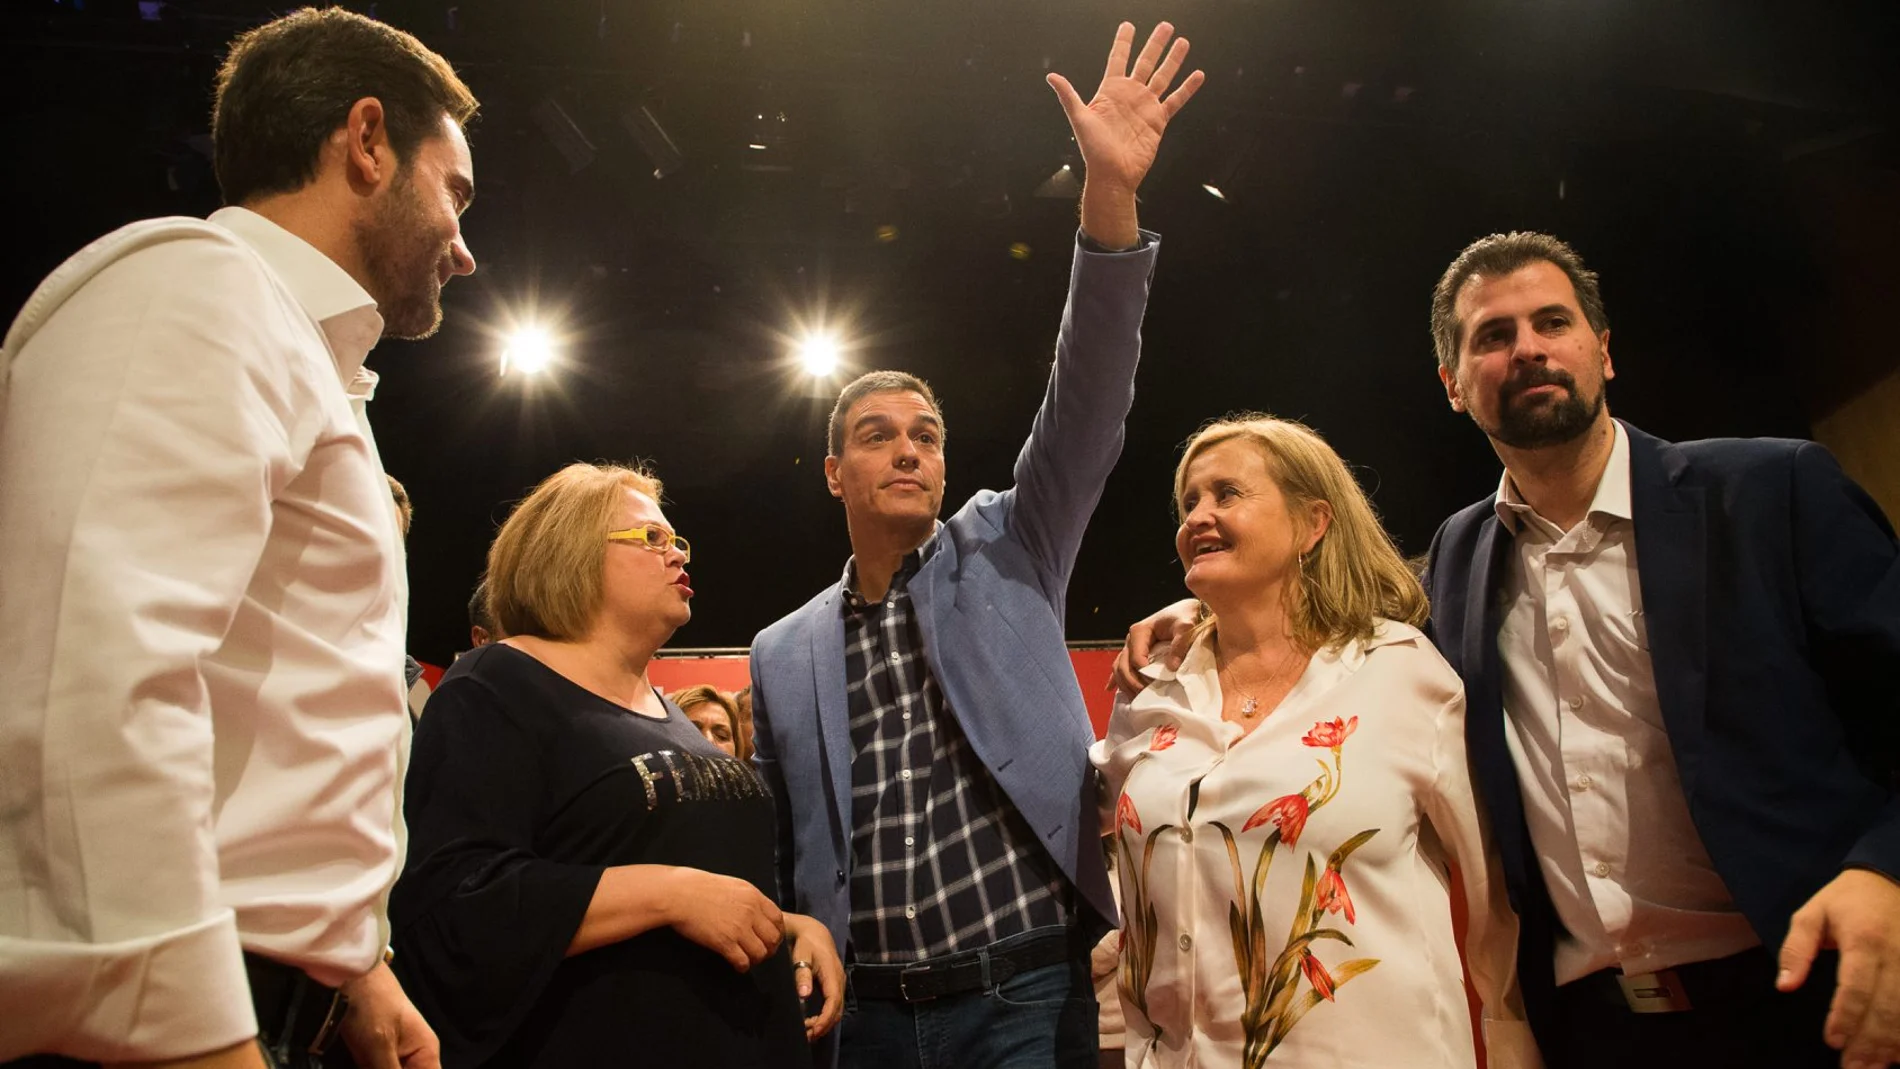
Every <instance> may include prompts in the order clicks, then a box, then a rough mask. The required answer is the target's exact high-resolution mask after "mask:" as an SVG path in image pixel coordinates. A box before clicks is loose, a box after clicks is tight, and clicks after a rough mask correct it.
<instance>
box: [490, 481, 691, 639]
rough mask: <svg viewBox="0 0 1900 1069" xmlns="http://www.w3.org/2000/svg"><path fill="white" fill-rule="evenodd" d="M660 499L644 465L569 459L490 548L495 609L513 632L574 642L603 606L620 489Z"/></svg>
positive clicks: (510, 516)
mask: <svg viewBox="0 0 1900 1069" xmlns="http://www.w3.org/2000/svg"><path fill="white" fill-rule="evenodd" d="M624 490H632V491H633V492H635V493H637V494H643V495H645V496H646V497H649V498H652V499H653V501H654V502H655V503H658V502H659V500H660V480H658V479H656V478H654V477H653V474H652V473H651V472H650V471H648V470H647V469H646V468H645V467H644V466H642V467H628V466H626V465H623V464H569V465H568V466H567V467H565V468H562V469H561V470H560V471H557V472H555V473H554V474H553V475H550V476H548V477H547V478H546V479H543V480H542V481H541V485H539V486H537V487H535V488H534V492H533V493H531V494H529V495H528V496H527V497H525V498H523V499H522V500H521V503H520V504H518V505H516V506H515V509H514V511H513V512H511V513H509V514H508V520H507V522H506V523H503V524H502V525H501V532H500V533H499V534H497V535H495V544H494V545H492V546H490V547H489V549H488V575H487V579H486V582H487V584H488V615H489V616H490V617H492V618H493V619H494V621H495V622H496V623H498V624H500V625H501V629H502V631H504V632H506V633H507V634H510V635H532V636H534V637H536V638H545V639H552V640H554V641H557V642H571V641H574V640H576V639H579V638H581V637H583V636H585V635H586V634H587V631H588V629H589V628H590V627H592V626H593V623H594V616H595V614H597V613H598V612H599V611H600V601H601V574H602V570H603V568H604V566H605V564H606V559H607V539H606V534H607V532H608V531H609V530H610V529H612V527H613V522H614V512H615V510H616V509H618V508H619V507H620V495H621V492H622V491H624Z"/></svg>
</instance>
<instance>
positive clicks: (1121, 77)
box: [1049, 22, 1206, 249]
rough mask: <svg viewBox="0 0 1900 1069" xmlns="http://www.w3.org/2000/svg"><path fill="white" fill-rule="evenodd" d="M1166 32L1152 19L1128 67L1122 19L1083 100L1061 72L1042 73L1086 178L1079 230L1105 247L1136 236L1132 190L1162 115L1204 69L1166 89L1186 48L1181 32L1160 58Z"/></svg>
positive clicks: (1128, 42) (1169, 115)
mask: <svg viewBox="0 0 1900 1069" xmlns="http://www.w3.org/2000/svg"><path fill="white" fill-rule="evenodd" d="M1173 36H1174V27H1173V26H1170V25H1168V24H1167V23H1165V22H1163V23H1161V24H1159V25H1157V26H1156V27H1155V29H1154V33H1153V34H1151V35H1150V36H1149V38H1148V43H1147V45H1146V46H1144V47H1143V48H1142V50H1141V55H1139V56H1137V57H1135V66H1134V69H1133V70H1132V71H1131V70H1130V69H1129V67H1128V53H1129V51H1130V50H1131V49H1132V47H1133V46H1134V43H1135V26H1134V24H1133V23H1129V22H1124V23H1122V24H1121V26H1120V27H1119V28H1118V29H1116V31H1115V44H1114V47H1112V48H1110V49H1109V52H1108V69H1107V70H1106V71H1104V72H1103V74H1102V84H1101V85H1100V86H1098V87H1096V90H1095V97H1094V99H1092V100H1090V101H1089V102H1088V103H1086V104H1084V103H1083V102H1082V97H1081V95H1080V94H1078V93H1077V92H1076V91H1075V87H1074V86H1072V85H1070V84H1069V80H1068V79H1067V78H1064V77H1063V76H1062V75H1060V74H1050V75H1049V87H1050V88H1052V89H1054V90H1055V91H1056V99H1057V100H1059V101H1061V103H1062V110H1063V112H1065V113H1066V114H1067V115H1068V116H1069V128H1070V129H1071V130H1073V131H1075V142H1076V145H1077V146H1078V147H1080V148H1081V150H1082V164H1083V167H1084V168H1085V169H1086V173H1085V175H1084V179H1085V181H1086V183H1087V184H1086V186H1085V188H1084V191H1083V194H1082V230H1083V232H1084V233H1086V234H1088V236H1089V237H1091V238H1093V239H1095V240H1096V241H1098V242H1100V243H1101V244H1103V245H1106V246H1108V247H1109V248H1112V249H1126V248H1132V247H1134V245H1135V243H1136V242H1138V241H1140V240H1141V235H1140V233H1139V232H1138V227H1137V221H1136V217H1135V190H1136V189H1138V188H1140V186H1141V180H1142V179H1143V178H1145V177H1146V176H1147V174H1148V168H1150V167H1152V166H1154V162H1155V152H1156V151H1157V150H1159V149H1160V147H1161V134H1162V132H1163V131H1164V130H1166V129H1167V128H1168V122H1169V120H1171V119H1173V118H1174V116H1175V113H1176V112H1179V111H1180V110H1181V108H1182V107H1183V106H1184V105H1185V104H1187V102H1188V101H1189V100H1190V99H1192V98H1193V96H1194V93H1195V90H1197V89H1199V88H1200V87H1201V82H1202V81H1204V80H1205V79H1206V75H1205V74H1203V73H1202V72H1200V71H1195V72H1194V73H1193V74H1190V75H1188V76H1187V78H1186V80H1184V81H1183V82H1182V83H1181V85H1180V87H1179V88H1177V89H1176V90H1175V91H1174V92H1173V93H1167V89H1168V85H1169V84H1170V83H1171V82H1173V81H1174V77H1175V75H1177V74H1179V73H1180V72H1181V63H1182V61H1183V60H1185V59H1186V58H1187V53H1188V42H1187V38H1185V37H1183V38H1181V39H1180V40H1177V41H1175V42H1174V47H1173V48H1171V49H1168V52H1167V56H1166V58H1165V59H1164V58H1163V56H1162V49H1164V48H1167V46H1168V39H1169V38H1170V37H1173ZM1163 94H1167V95H1166V96H1164V95H1163Z"/></svg>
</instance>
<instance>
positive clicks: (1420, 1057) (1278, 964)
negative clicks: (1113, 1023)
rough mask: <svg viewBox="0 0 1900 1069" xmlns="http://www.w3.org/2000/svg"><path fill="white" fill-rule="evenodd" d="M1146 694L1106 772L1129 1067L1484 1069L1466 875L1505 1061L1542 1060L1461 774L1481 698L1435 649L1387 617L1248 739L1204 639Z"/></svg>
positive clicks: (1102, 764) (1490, 1012)
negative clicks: (1462, 944) (1457, 910)
mask: <svg viewBox="0 0 1900 1069" xmlns="http://www.w3.org/2000/svg"><path fill="white" fill-rule="evenodd" d="M1146 674H1147V675H1148V676H1149V678H1150V679H1151V680H1152V682H1151V683H1150V684H1149V686H1148V688H1147V689H1146V690H1144V691H1143V692H1142V693H1141V694H1140V695H1139V696H1137V697H1136V698H1135V699H1133V700H1132V701H1129V700H1126V699H1124V700H1122V701H1121V702H1119V703H1118V704H1117V705H1116V708H1115V713H1114V716H1113V717H1112V718H1111V719H1110V721H1109V725H1108V737H1107V738H1106V739H1105V740H1103V741H1101V742H1098V743H1096V744H1095V747H1094V749H1093V750H1092V751H1091V754H1090V756H1091V758H1092V759H1093V761H1094V763H1095V766H1096V767H1097V768H1098V769H1100V770H1101V773H1102V776H1103V779H1104V781H1105V782H1104V792H1103V818H1104V828H1105V833H1107V834H1111V835H1112V836H1113V838H1114V842H1115V849H1116V876H1117V879H1118V880H1119V881H1120V886H1121V894H1122V917H1123V929H1122V961H1121V972H1120V982H1119V985H1118V986H1119V990H1120V993H1121V1000H1122V1009H1123V1012H1124V1013H1125V1014H1126V1016H1127V1028H1128V1035H1127V1065H1128V1066H1129V1067H1131V1069H1134V1067H1168V1069H1173V1067H1188V1066H1198V1067H1203V1069H1227V1067H1238V1069H1254V1067H1258V1066H1268V1065H1276V1066H1325V1067H1328V1069H1349V1067H1361V1066H1363V1067H1366V1069H1373V1067H1378V1069H1387V1067H1390V1066H1394V1065H1403V1066H1408V1067H1418V1069H1426V1067H1430V1069H1440V1067H1442V1069H1470V1067H1471V1066H1473V1065H1475V1064H1476V1056H1475V1054H1474V1051H1473V1041H1472V1030H1471V1018H1470V1014H1469V1010H1468V1006H1467V1002H1466V999H1465V988H1464V983H1463V977H1462V973H1461V970H1460V961H1459V955H1458V947H1457V945H1456V943H1455V941H1454V938H1453V935H1452V922H1451V899H1450V896H1451V894H1453V893H1457V890H1458V889H1457V888H1456V887H1455V886H1454V885H1452V883H1451V881H1450V879H1449V877H1448V874H1447V871H1446V865H1445V863H1446V861H1447V860H1448V859H1449V860H1451V861H1455V862H1456V863H1457V864H1458V867H1459V869H1460V870H1461V872H1462V876H1463V880H1462V882H1463V885H1464V886H1463V893H1464V895H1465V898H1466V903H1467V907H1468V915H1469V918H1470V923H1469V931H1468V937H1467V940H1466V951H1467V954H1468V955H1469V959H1470V968H1471V975H1472V979H1473V982H1474V985H1475V986H1476V988H1477V991H1478V994H1479V995H1480V997H1481V998H1482V1000H1483V1002H1484V1017H1485V1024H1484V1027H1485V1037H1486V1045H1487V1048H1488V1054H1489V1061H1490V1065H1492V1066H1493V1067H1499V1069H1506V1067H1517V1066H1533V1067H1534V1066H1538V1065H1540V1064H1541V1063H1540V1061H1539V1059H1538V1057H1537V1053H1536V1046H1535V1043H1534V1041H1533V1040H1532V1039H1531V1035H1530V1028H1529V1025H1528V1024H1527V1023H1526V1022H1525V1021H1524V1020H1523V1016H1524V1015H1523V1009H1522V1006H1521V1004H1520V1003H1519V1001H1518V998H1517V993H1516V988H1515V985H1516V967H1515V954H1516V940H1517V927H1516V922H1515V920H1514V918H1513V917H1512V916H1511V913H1510V907H1509V905H1508V904H1507V903H1506V901H1505V897H1504V887H1503V884H1502V882H1501V880H1500V879H1499V878H1498V876H1497V871H1496V867H1495V862H1494V861H1488V860H1487V856H1486V853H1485V847H1484V842H1483V835H1482V832H1481V829H1480V825H1479V816H1478V806H1477V802H1476V800H1475V798H1474V797H1473V795H1472V788H1471V779H1470V775H1469V773H1468V772H1467V770H1466V765H1465V735H1464V710H1465V702H1464V691H1463V688H1462V687H1461V686H1460V684H1459V680H1458V676H1457V674H1456V673H1454V672H1453V671H1452V669H1451V667H1450V666H1449V665H1447V664H1446V663H1445V661H1444V659H1443V658H1441V657H1440V656H1439V655H1438V651H1437V650H1436V649H1434V648H1433V647H1432V644H1431V642H1430V641H1429V640H1427V639H1426V638H1425V636H1424V635H1423V634H1421V633H1420V632H1419V631H1418V630H1417V629H1415V628H1412V627H1408V626H1406V625H1404V624H1400V623H1395V622H1391V621H1381V622H1380V624H1379V627H1378V630H1377V632H1376V634H1375V635H1374V637H1373V638H1372V640H1371V641H1368V642H1357V641H1355V642H1351V643H1348V644H1346V645H1345V646H1344V647H1342V648H1340V649H1337V650H1326V651H1321V652H1320V653H1318V654H1315V655H1314V657H1313V659H1312V663H1311V664H1310V665H1308V667H1307V669H1306V673H1305V675H1304V676H1302V677H1301V679H1300V680H1299V682H1298V683H1297V684H1296V685H1295V686H1294V688H1293V690H1292V691H1291V692H1290V693H1289V694H1288V695H1287V696H1286V698H1285V699H1284V700H1283V701H1282V702H1281V703H1280V705H1279V706H1278V707H1277V708H1275V709H1274V710H1272V711H1271V712H1270V713H1268V714H1267V718H1266V720H1265V722H1263V723H1262V724H1260V725H1259V727H1257V728H1256V729H1255V730H1254V731H1253V733H1252V734H1250V735H1245V736H1244V737H1243V734H1242V731H1241V728H1240V725H1238V724H1232V723H1228V722H1226V721H1224V720H1222V719H1221V715H1220V712H1221V692H1220V683H1219V680H1218V678H1217V677H1216V675H1215V664H1214V655H1213V651H1212V649H1211V648H1210V647H1209V645H1208V642H1207V640H1206V639H1202V640H1201V641H1199V642H1197V643H1196V644H1195V645H1194V647H1193V648H1192V649H1191V650H1190V651H1189V652H1188V655H1187V658H1186V660H1185V661H1183V662H1182V665H1181V667H1180V669H1179V670H1178V671H1172V672H1171V671H1168V670H1167V669H1165V668H1163V667H1161V666H1160V665H1159V664H1156V665H1152V666H1150V667H1149V668H1148V669H1147V670H1146Z"/></svg>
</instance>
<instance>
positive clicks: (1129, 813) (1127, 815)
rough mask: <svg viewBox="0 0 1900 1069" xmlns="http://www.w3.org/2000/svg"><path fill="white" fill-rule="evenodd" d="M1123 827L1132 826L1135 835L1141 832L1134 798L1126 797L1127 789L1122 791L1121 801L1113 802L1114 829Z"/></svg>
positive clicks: (1139, 817)
mask: <svg viewBox="0 0 1900 1069" xmlns="http://www.w3.org/2000/svg"><path fill="white" fill-rule="evenodd" d="M1123 828H1133V829H1135V834H1136V835H1140V834H1141V816H1140V815H1139V814H1138V813H1136V812H1135V800H1134V799H1133V798H1130V797H1128V792H1127V791H1123V792H1122V797H1121V801H1119V802H1116V803H1115V830H1117V831H1120V830H1121V829H1123Z"/></svg>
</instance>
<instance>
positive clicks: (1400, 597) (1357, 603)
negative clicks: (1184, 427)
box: [1174, 412, 1430, 650]
mask: <svg viewBox="0 0 1900 1069" xmlns="http://www.w3.org/2000/svg"><path fill="white" fill-rule="evenodd" d="M1233 441H1241V442H1246V443H1248V444H1249V445H1252V446H1253V447H1254V448H1256V449H1258V450H1259V451H1260V455H1261V457H1262V458H1263V459H1264V460H1265V461H1266V463H1267V473H1268V474H1269V475H1270V476H1271V477H1272V479H1273V482H1274V484H1275V485H1276V486H1278V487H1279V488H1280V493H1281V494H1283V495H1284V496H1285V497H1286V502H1287V511H1288V513H1289V514H1290V515H1291V516H1292V517H1293V523H1294V525H1295V527H1296V528H1298V529H1300V530H1302V532H1304V529H1305V527H1306V524H1307V522H1308V521H1307V515H1308V511H1309V509H1308V506H1310V505H1312V504H1313V503H1314V502H1319V501H1323V502H1325V503H1326V504H1327V505H1328V506H1329V507H1330V508H1331V509H1332V513H1333V518H1332V524H1331V526H1329V527H1328V528H1327V530H1326V534H1325V536H1324V537H1323V538H1321V539H1320V540H1319V542H1318V543H1317V544H1315V545H1314V546H1313V549H1312V551H1311V552H1309V553H1307V554H1306V556H1305V558H1304V560H1303V561H1302V562H1301V565H1300V580H1301V581H1300V582H1298V583H1295V584H1292V585H1290V586H1289V587H1288V588H1287V592H1286V598H1287V604H1286V614H1287V623H1288V627H1289V631H1290V633H1291V635H1292V638H1293V641H1294V642H1296V643H1297V644H1299V645H1300V646H1301V647H1303V648H1305V649H1309V650H1320V649H1335V648H1338V647H1340V646H1343V645H1345V644H1346V643H1347V642H1350V641H1352V640H1354V639H1369V638H1371V637H1372V632H1373V628H1374V627H1375V626H1376V624H1377V621H1378V620H1379V618H1381V617H1383V618H1385V619H1388V620H1397V621H1400V622H1401V623H1407V624H1411V625H1413V626H1415V627H1416V626H1418V625H1420V624H1422V623H1424V621H1425V618H1426V616H1427V615H1428V614H1429V611H1430V610H1429V607H1428V605H1427V603H1426V600H1425V590H1424V588H1423V587H1421V586H1419V583H1418V576H1417V574H1416V573H1414V572H1413V571H1412V569H1411V568H1410V567H1409V566H1407V564H1406V563H1405V558H1403V557H1401V556H1399V551H1398V547H1396V546H1394V545H1393V544H1392V536H1391V535H1389V534H1387V533H1386V530H1385V527H1384V526H1382V525H1381V524H1380V523H1379V516H1378V513H1377V512H1375V511H1374V510H1373V508H1372V502H1371V501H1369V500H1367V499H1366V492H1365V491H1364V490H1362V489H1361V488H1360V486H1359V482H1358V480H1356V479H1354V478H1353V477H1352V472H1351V471H1349V470H1347V468H1346V462H1345V461H1343V460H1341V459H1340V458H1339V454H1338V453H1335V452H1333V447H1332V446H1330V445H1327V444H1326V439H1324V438H1322V437H1320V436H1319V433H1318V432H1317V431H1314V430H1313V429H1312V428H1311V427H1308V426H1306V425H1305V424H1303V423H1298V422H1296V421H1294V420H1289V419H1279V418H1277V417H1274V416H1269V415H1267V414H1265V413H1262V412H1243V413H1240V414H1238V415H1234V416H1229V417H1228V418H1226V419H1223V420H1217V421H1215V422H1213V423H1209V424H1208V425H1207V426H1205V427H1202V428H1201V429H1200V431H1199V432H1197V433H1196V434H1195V435H1194V437H1192V438H1190V439H1188V443H1187V447H1186V449H1185V451H1183V452H1182V454H1181V463H1180V464H1178V465H1176V466H1175V469H1174V508H1175V516H1176V518H1177V519H1178V520H1181V521H1183V522H1185V520H1186V518H1187V517H1186V515H1185V513H1184V512H1183V511H1182V508H1181V497H1182V491H1183V490H1184V489H1185V485H1186V482H1187V470H1188V465H1189V464H1191V463H1193V462H1194V460H1195V458H1196V457H1199V456H1200V455H1201V454H1202V453H1205V452H1207V451H1208V450H1209V449H1212V448H1213V447H1215V446H1217V445H1220V444H1222V443H1225V442H1233ZM1218 625H1219V621H1218V620H1216V619H1215V618H1214V617H1212V616H1211V615H1210V616H1209V617H1208V619H1206V620H1204V621H1202V623H1201V626H1202V628H1204V629H1207V630H1217V629H1218Z"/></svg>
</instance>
